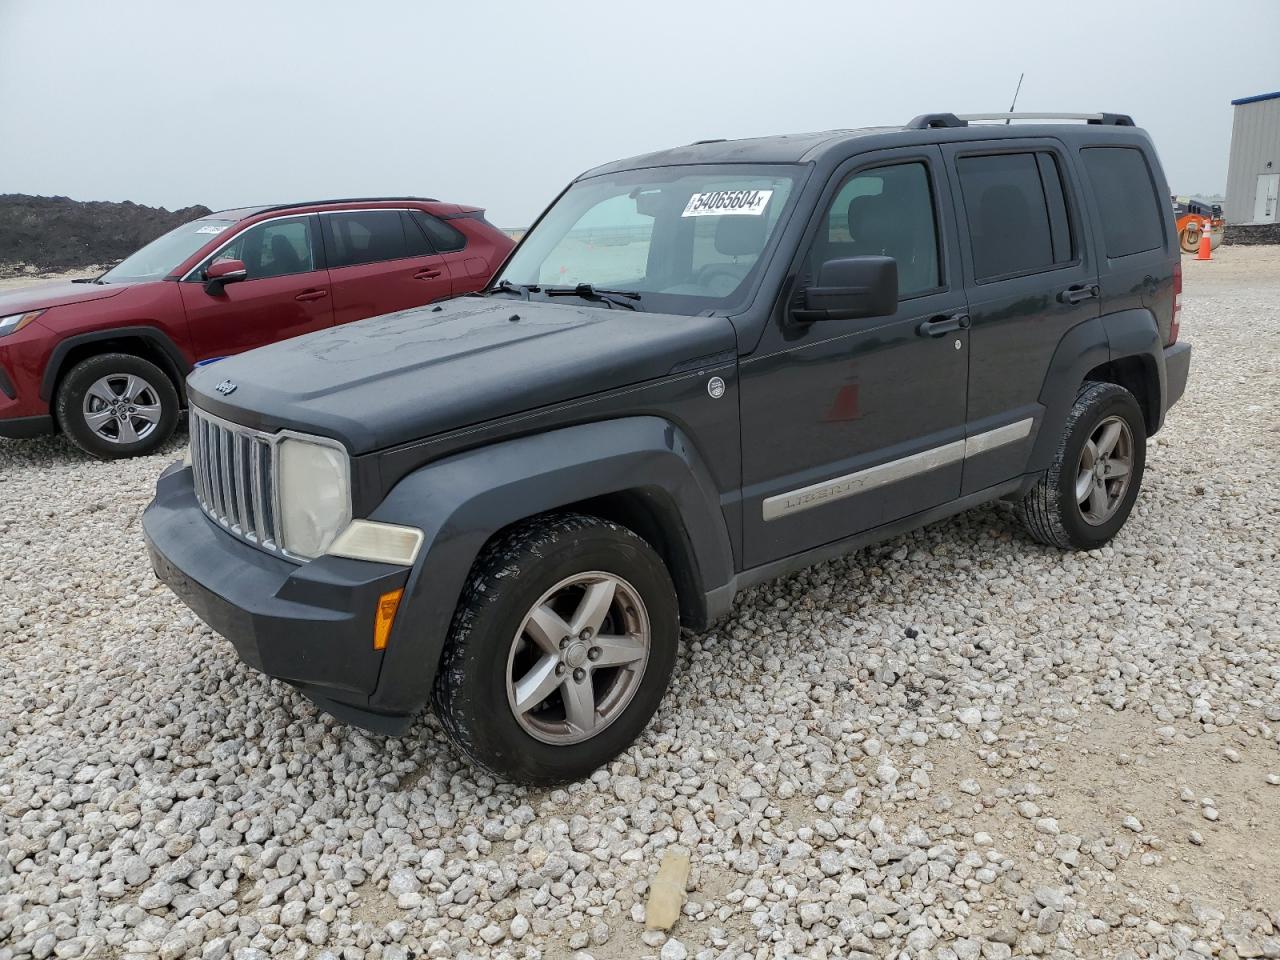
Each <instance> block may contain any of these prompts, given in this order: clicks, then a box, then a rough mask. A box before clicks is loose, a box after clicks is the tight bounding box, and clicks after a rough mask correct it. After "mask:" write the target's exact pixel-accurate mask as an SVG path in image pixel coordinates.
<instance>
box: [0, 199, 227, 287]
mask: <svg viewBox="0 0 1280 960" xmlns="http://www.w3.org/2000/svg"><path fill="white" fill-rule="evenodd" d="M208 213H209V208H208V207H200V206H196V207H187V208H185V209H183V210H174V211H173V212H170V211H168V210H166V209H164V208H163V207H143V206H140V205H138V204H136V203H130V202H129V201H127V200H126V201H125V202H124V203H107V202H101V201H89V202H85V201H81V200H71V199H69V198H67V197H30V196H27V195H26V194H21V193H4V194H0V267H2V266H3V265H7V264H19V263H25V264H31V265H33V266H35V267H38V268H39V269H40V270H74V269H76V268H78V267H88V266H93V265H95V264H101V265H107V264H112V263H115V262H117V261H119V260H123V259H124V258H125V257H127V256H128V255H129V254H131V253H133V251H135V250H137V249H138V248H139V247H141V246H143V245H144V244H147V243H150V242H151V241H152V240H154V239H155V238H156V237H158V236H160V235H161V234H162V233H165V232H166V231H168V230H172V229H173V228H174V227H176V226H178V224H180V223H186V222H187V221H188V220H194V219H196V218H197V217H203V216H205V215H206V214H208Z"/></svg>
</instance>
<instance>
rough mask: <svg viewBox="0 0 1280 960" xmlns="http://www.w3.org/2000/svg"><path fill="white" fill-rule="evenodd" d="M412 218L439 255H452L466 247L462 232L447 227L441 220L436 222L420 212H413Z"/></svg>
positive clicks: (431, 217) (465, 239)
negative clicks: (429, 239)
mask: <svg viewBox="0 0 1280 960" xmlns="http://www.w3.org/2000/svg"><path fill="white" fill-rule="evenodd" d="M413 218H414V219H415V220H417V221H418V224H419V225H420V226H421V227H422V229H423V230H425V231H426V233H427V236H428V237H430V238H431V243H432V245H433V246H435V248H436V249H437V250H439V251H440V252H441V253H452V252H453V251H454V250H461V249H462V248H463V247H465V246H466V245H467V238H466V236H464V235H463V233H462V231H460V230H457V229H455V228H454V227H451V226H449V224H447V223H445V222H444V221H443V220H437V219H436V218H435V217H433V216H431V215H430V214H426V213H423V212H422V211H421V210H415V211H414V212H413Z"/></svg>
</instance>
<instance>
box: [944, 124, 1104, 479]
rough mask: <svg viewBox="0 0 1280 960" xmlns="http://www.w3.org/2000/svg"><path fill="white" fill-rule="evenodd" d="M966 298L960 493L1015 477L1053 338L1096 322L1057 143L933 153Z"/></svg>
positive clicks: (1079, 219) (1093, 272)
mask: <svg viewBox="0 0 1280 960" xmlns="http://www.w3.org/2000/svg"><path fill="white" fill-rule="evenodd" d="M943 153H944V155H945V156H946V158H947V166H948V169H949V173H950V176H951V181H952V185H953V190H952V193H953V195H954V196H955V198H956V208H957V210H956V212H957V218H958V220H959V222H960V228H961V229H960V233H961V253H962V256H963V261H964V275H965V286H966V288H967V293H968V299H969V317H970V320H971V324H972V325H971V327H970V331H969V337H970V340H969V343H970V350H969V394H968V396H969V408H968V413H967V416H966V434H965V435H966V440H967V444H966V455H965V465H964V478H963V482H962V488H961V493H962V494H963V495H968V494H971V493H975V492H977V491H980V490H983V489H985V488H987V487H990V486H993V485H995V484H998V483H1001V482H1002V481H1005V480H1009V479H1011V478H1013V477H1016V476H1018V475H1020V474H1021V473H1022V472H1023V470H1024V469H1025V467H1026V463H1027V459H1028V457H1029V456H1030V454H1031V445H1032V442H1033V441H1034V439H1035V434H1036V430H1037V428H1038V427H1039V424H1040V420H1041V418H1042V416H1043V413H1044V407H1043V406H1042V405H1041V403H1040V392H1041V389H1042V388H1043V386H1044V382H1045V377H1046V375H1047V373H1048V370H1049V364H1050V361H1051V360H1052V358H1053V354H1054V351H1055V350H1056V349H1057V346H1058V343H1059V341H1061V340H1062V337H1063V336H1064V335H1065V334H1066V332H1067V331H1068V330H1070V329H1071V328H1072V327H1074V326H1075V325H1076V324H1078V323H1082V322H1084V321H1086V320H1089V319H1091V318H1094V317H1097V316H1098V313H1099V300H1098V292H1099V291H1098V266H1097V263H1096V262H1095V261H1094V259H1093V257H1092V255H1091V253H1090V249H1089V248H1090V245H1089V244H1087V243H1084V242H1082V241H1083V238H1084V237H1085V236H1086V233H1085V220H1084V216H1083V210H1082V206H1081V204H1080V203H1079V201H1078V199H1077V198H1078V197H1080V196H1081V193H1080V191H1079V189H1078V188H1077V182H1078V178H1077V176H1076V174H1075V172H1074V169H1073V167H1072V165H1071V162H1070V157H1069V156H1068V154H1067V151H1066V150H1065V149H1064V148H1063V146H1062V144H1061V143H1060V142H1058V141H1057V140H1050V139H1035V140H999V141H989V142H985V143H957V144H948V145H945V146H943Z"/></svg>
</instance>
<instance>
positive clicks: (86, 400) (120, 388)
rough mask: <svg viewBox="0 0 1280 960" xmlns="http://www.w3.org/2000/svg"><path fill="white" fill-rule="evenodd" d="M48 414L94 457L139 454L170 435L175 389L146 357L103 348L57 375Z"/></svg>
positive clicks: (176, 407)
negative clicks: (58, 380) (58, 382)
mask: <svg viewBox="0 0 1280 960" xmlns="http://www.w3.org/2000/svg"><path fill="white" fill-rule="evenodd" d="M108 393H110V395H111V397H113V398H114V399H108V397H107V394H108ZM130 401H135V402H130ZM113 411H114V412H116V413H117V415H114V416H113V415H112V413H113ZM54 414H55V416H56V417H57V418H58V424H59V425H60V426H61V427H62V432H63V433H65V434H66V435H67V436H68V437H69V438H70V439H71V442H72V443H74V444H75V445H76V446H77V447H79V448H80V449H81V450H83V451H84V452H85V453H88V454H90V455H92V456H95V457H97V458H99V459H100V460H120V459H123V458H124V457H140V456H142V455H144V454H148V453H151V452H152V451H153V450H156V449H157V448H158V447H160V445H161V444H163V443H164V442H165V441H166V440H168V439H169V437H171V436H172V435H173V431H174V429H175V428H176V427H177V425H178V414H179V400H178V391H177V390H176V389H175V388H174V386H173V382H172V381H171V380H170V379H169V376H168V374H166V373H165V372H164V371H163V370H161V369H160V368H159V367H157V366H156V365H155V364H154V363H151V362H150V361H149V360H143V359H142V358H141V357H136V356H134V355H133V354H129V353H104V354H99V355H98V356H96V357H89V358H88V359H87V360H82V361H80V362H79V363H77V364H76V365H75V366H74V367H72V368H71V370H70V371H69V372H68V373H67V374H66V376H64V377H63V378H62V382H61V383H60V384H59V385H58V394H57V397H56V399H55V401H54ZM130 437H132V439H130Z"/></svg>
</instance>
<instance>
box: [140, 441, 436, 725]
mask: <svg viewBox="0 0 1280 960" xmlns="http://www.w3.org/2000/svg"><path fill="white" fill-rule="evenodd" d="M142 529H143V535H144V537H145V539H146V543H147V550H148V551H149V553H150V555H151V565H152V567H153V568H154V569H155V572H156V576H157V577H159V578H160V580H162V581H163V582H164V583H165V584H167V585H168V587H169V588H170V589H171V590H172V591H173V592H174V593H175V594H177V596H178V599H180V600H181V601H182V602H183V603H185V604H186V605H187V606H188V607H190V608H191V609H192V611H194V612H195V614H196V615H197V616H198V617H199V618H200V619H201V620H203V621H204V622H205V623H207V624H208V625H209V626H210V627H212V628H213V629H214V630H216V631H217V632H218V633H220V634H221V635H222V636H224V637H226V638H227V639H228V640H230V641H231V645H232V646H233V647H234V648H235V650H236V653H237V654H238V655H239V657H240V659H241V660H243V661H244V662H245V663H247V664H248V665H249V666H251V667H253V668H254V669H256V670H261V671H262V672H263V673H266V674H268V675H269V676H272V677H278V678H279V679H281V680H285V681H287V682H289V683H291V684H293V685H294V686H296V687H298V688H299V689H300V690H301V691H302V692H303V693H304V694H306V695H307V696H308V697H309V698H310V699H311V700H313V701H314V702H315V703H316V704H317V705H318V706H320V707H321V708H322V709H325V710H327V711H329V712H330V713H333V714H334V715H335V716H337V717H338V718H339V719H342V720H344V721H347V722H351V723H355V724H357V725H360V726H364V727H367V728H369V729H372V730H376V731H378V732H382V733H399V732H402V731H403V730H404V729H405V728H407V727H408V725H409V723H410V722H411V721H412V717H409V716H401V715H388V714H385V713H381V712H379V711H378V709H377V706H376V704H371V703H370V695H371V694H372V693H373V691H374V688H375V687H376V686H377V682H378V674H379V671H380V670H381V668H382V658H383V654H382V652H380V651H376V650H374V649H373V631H374V612H375V610H376V608H377V604H378V599H379V597H381V596H382V594H384V593H386V592H387V591H389V590H395V589H398V588H400V587H403V586H404V584H405V582H406V580H407V579H408V575H409V570H408V569H407V568H405V567H400V566H395V565H393V564H384V563H370V562H368V561H364V560H347V559H343V558H340V557H321V558H319V559H316V560H313V561H311V562H310V563H306V564H295V563H292V562H290V561H288V560H283V559H281V558H279V557H274V556H271V555H269V554H267V553H264V552H263V551H261V550H258V549H257V548H255V547H252V546H250V545H248V544H246V543H243V542H241V541H240V540H237V539H236V538H235V537H232V536H229V535H228V534H226V533H225V532H223V531H222V530H220V529H218V527H217V525H216V524H215V523H214V522H213V521H212V520H211V519H209V517H208V516H206V515H205V513H204V512H203V511H202V510H201V509H200V506H199V504H198V503H197V502H196V498H195V491H194V489H193V486H192V478H191V468H190V467H185V466H182V465H180V464H175V465H173V466H172V467H170V468H169V469H167V470H166V471H165V472H164V473H163V474H162V475H161V477H160V480H159V482H158V483H157V484H156V496H155V499H154V500H152V501H151V503H150V505H149V506H148V507H147V509H146V510H145V511H144V512H143V515H142Z"/></svg>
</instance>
